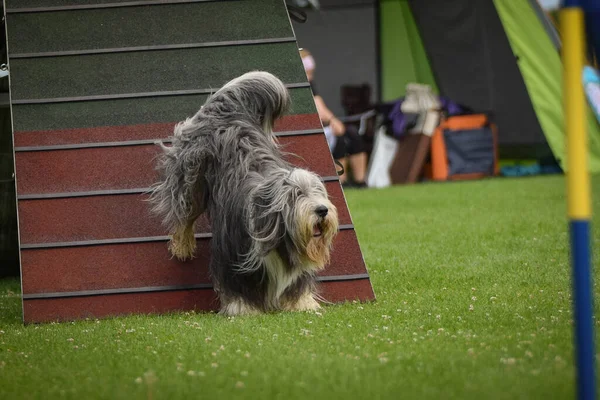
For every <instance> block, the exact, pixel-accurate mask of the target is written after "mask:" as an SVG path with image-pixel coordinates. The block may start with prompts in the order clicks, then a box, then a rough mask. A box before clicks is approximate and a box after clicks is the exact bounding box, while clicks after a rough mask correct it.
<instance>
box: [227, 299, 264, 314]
mask: <svg viewBox="0 0 600 400" xmlns="http://www.w3.org/2000/svg"><path fill="white" fill-rule="evenodd" d="M219 313H220V314H223V315H227V316H229V317H233V316H238V315H257V314H260V311H259V310H257V309H256V308H255V307H252V306H251V305H249V304H247V303H246V302H244V301H243V300H241V299H235V300H231V301H227V302H225V301H223V305H222V306H221V311H220V312H219Z"/></svg>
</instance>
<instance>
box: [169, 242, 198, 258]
mask: <svg viewBox="0 0 600 400" xmlns="http://www.w3.org/2000/svg"><path fill="white" fill-rule="evenodd" d="M169 252H170V253H171V254H172V255H173V256H175V257H176V258H177V259H178V260H179V261H186V260H191V259H192V258H194V254H195V253H196V240H195V239H194V240H193V241H185V242H178V241H176V240H171V241H170V242H169Z"/></svg>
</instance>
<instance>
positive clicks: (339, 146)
mask: <svg viewBox="0 0 600 400" xmlns="http://www.w3.org/2000/svg"><path fill="white" fill-rule="evenodd" d="M346 151H347V148H346V140H345V138H344V136H338V137H337V141H336V143H335V146H334V147H333V150H332V151H331V155H332V156H333V159H334V160H336V161H339V163H340V164H342V167H343V168H344V173H343V174H342V175H340V177H339V178H340V182H341V183H345V182H346V180H347V177H348V158H347V157H346Z"/></svg>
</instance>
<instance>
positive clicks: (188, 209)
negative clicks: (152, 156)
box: [148, 119, 206, 233]
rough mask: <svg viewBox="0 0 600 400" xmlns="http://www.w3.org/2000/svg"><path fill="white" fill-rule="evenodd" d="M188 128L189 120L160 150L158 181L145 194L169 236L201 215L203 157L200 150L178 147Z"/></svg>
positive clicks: (202, 210) (203, 190)
mask: <svg viewBox="0 0 600 400" xmlns="http://www.w3.org/2000/svg"><path fill="white" fill-rule="evenodd" d="M187 127H191V119H187V120H185V121H183V122H180V123H179V124H177V125H176V126H175V132H174V136H173V143H172V145H171V146H166V145H165V144H164V143H162V142H158V143H157V144H158V145H160V147H161V148H162V152H161V154H159V156H158V159H157V170H158V171H159V174H160V178H161V179H160V180H159V181H158V182H157V183H155V184H154V185H152V186H151V187H150V190H149V193H148V194H149V198H148V200H149V201H150V203H151V204H152V209H151V211H152V212H153V213H154V214H156V215H158V216H160V217H161V218H162V222H163V224H164V225H165V226H166V227H167V228H168V229H169V233H173V232H174V231H175V230H176V229H178V228H179V227H181V226H184V225H185V224H187V223H189V222H190V221H192V220H195V219H196V218H197V217H198V216H199V215H200V214H201V213H202V212H204V208H205V204H206V200H205V188H204V185H203V184H202V183H203V165H204V161H205V160H204V158H205V157H204V155H203V153H202V148H200V147H193V146H188V147H187V148H186V146H182V143H181V142H180V140H179V138H180V137H181V136H182V132H183V131H184V130H185V129H186V128H187Z"/></svg>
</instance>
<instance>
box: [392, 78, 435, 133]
mask: <svg viewBox="0 0 600 400" xmlns="http://www.w3.org/2000/svg"><path fill="white" fill-rule="evenodd" d="M440 107H441V103H440V101H439V99H438V98H437V96H436V95H435V94H433V91H432V90H431V87H429V86H428V85H421V84H418V83H409V84H408V85H406V96H405V98H404V101H403V102H402V106H401V110H402V112H403V113H412V114H419V116H418V117H417V122H416V124H415V126H414V127H413V128H411V129H410V130H409V133H422V134H425V135H427V136H431V135H433V132H434V131H435V128H436V127H437V126H438V124H439V122H440V115H439V112H438V111H437V110H438V109H439V108H440Z"/></svg>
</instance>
